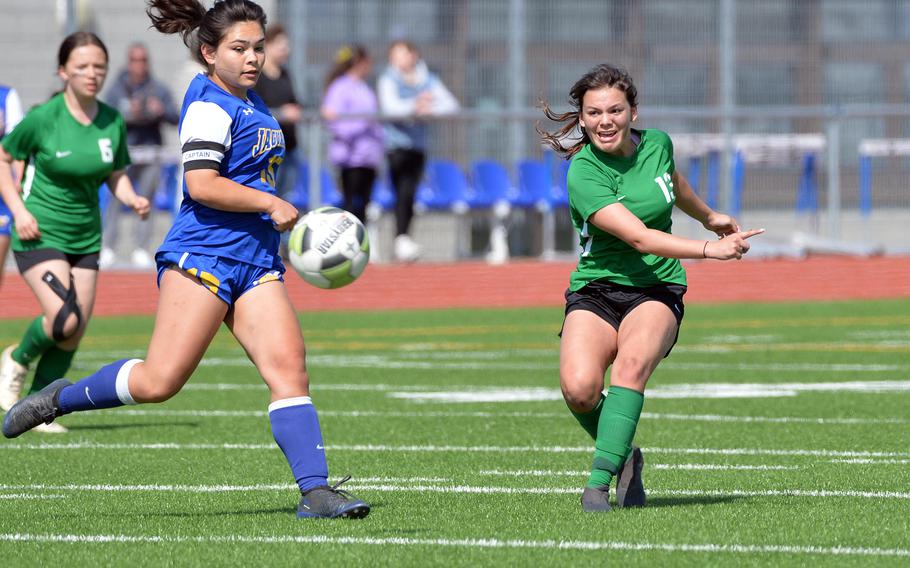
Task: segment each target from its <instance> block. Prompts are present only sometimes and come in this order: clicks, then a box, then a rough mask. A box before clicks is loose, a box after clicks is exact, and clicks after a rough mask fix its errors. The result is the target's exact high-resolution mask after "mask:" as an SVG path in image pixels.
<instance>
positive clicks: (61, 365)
mask: <svg viewBox="0 0 910 568" xmlns="http://www.w3.org/2000/svg"><path fill="white" fill-rule="evenodd" d="M75 355H76V352H75V351H64V350H63V349H60V348H59V347H57V346H56V345H55V346H53V347H51V348H50V349H48V350H47V351H45V352H44V355H42V356H41V360H40V361H38V366H37V367H35V378H34V379H32V387H31V388H30V389H29V391H28V394H34V393H36V392H38V391H40V390H41V389H43V388H44V387H46V386H47V385H49V384H51V383H52V382H54V381H56V380H57V379H61V378H63V376H64V375H66V372H67V371H69V369H70V364H71V363H72V362H73V357H74V356H75Z"/></svg>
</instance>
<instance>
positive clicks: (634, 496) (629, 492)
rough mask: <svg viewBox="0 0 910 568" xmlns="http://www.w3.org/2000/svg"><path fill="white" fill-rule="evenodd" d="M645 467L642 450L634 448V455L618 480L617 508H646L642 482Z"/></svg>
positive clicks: (624, 466) (630, 457)
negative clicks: (642, 472)
mask: <svg viewBox="0 0 910 568" xmlns="http://www.w3.org/2000/svg"><path fill="white" fill-rule="evenodd" d="M644 465H645V457H644V456H643V455H642V453H641V448H639V447H638V446H632V453H631V454H629V458H628V459H627V460H626V463H625V464H623V466H622V470H620V472H619V477H617V478H616V506H617V507H620V508H622V507H644V506H645V500H646V497H645V486H644V485H643V484H642V482H641V469H642V467H644Z"/></svg>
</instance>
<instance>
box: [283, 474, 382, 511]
mask: <svg viewBox="0 0 910 568" xmlns="http://www.w3.org/2000/svg"><path fill="white" fill-rule="evenodd" d="M349 479H351V476H350V475H349V476H347V477H345V478H344V479H342V480H341V481H339V482H338V483H336V484H335V485H332V486H331V487H330V486H328V485H323V486H321V487H314V488H313V489H310V490H309V491H307V492H306V493H304V494H303V496H302V497H301V498H300V504H299V505H297V517H298V518H301V519H307V518H309V519H313V518H315V519H337V518H342V519H362V518H364V517H366V516H367V515H369V514H370V506H369V505H367V504H366V503H364V502H363V501H361V500H360V499H357V498H356V497H354V496H353V495H351V494H350V493H348V492H347V491H344V490H343V489H338V486H339V485H341V484H342V483H344V482H345V481H347V480H349Z"/></svg>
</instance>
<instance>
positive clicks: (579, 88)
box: [536, 63, 638, 160]
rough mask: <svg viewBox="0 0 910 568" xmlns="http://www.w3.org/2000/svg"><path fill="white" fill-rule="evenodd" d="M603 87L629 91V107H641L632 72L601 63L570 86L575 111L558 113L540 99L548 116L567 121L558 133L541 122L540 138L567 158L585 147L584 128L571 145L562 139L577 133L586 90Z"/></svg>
mask: <svg viewBox="0 0 910 568" xmlns="http://www.w3.org/2000/svg"><path fill="white" fill-rule="evenodd" d="M603 87H615V88H617V89H619V90H620V91H622V92H624V93H625V94H626V100H627V101H629V106H631V107H632V108H635V107H637V106H638V89H636V88H635V83H633V82H632V77H631V76H630V75H629V72H628V71H626V70H625V69H623V68H622V67H617V66H614V65H610V64H609V63H601V64H600V65H598V66H596V67H594V68H593V69H591V70H590V71H588V72H587V73H585V74H584V75H582V77H581V79H579V80H578V81H575V84H574V85H572V88H571V89H569V105H570V106H571V107H572V108H573V109H574V110H571V111H569V112H564V113H561V114H560V113H556V112H553V110H552V109H551V108H550V105H548V104H547V103H546V102H545V101H541V107H543V113H544V115H546V117H547V118H548V119H550V120H552V121H553V122H558V123H564V124H563V126H562V127H561V128H559V130H557V131H556V132H547V131H546V130H543V129H542V128H541V127H540V123H537V127H536V130H537V134H538V135H539V136H540V139H541V141H543V143H544V144H547V145H548V146H550V147H551V148H553V150H554V151H556V153H558V154H561V155H562V156H563V157H564V158H565V159H567V160H568V159H569V158H571V157H572V156H574V155H575V154H577V153H578V151H579V150H581V149H582V148H584V146H585V144H587V143H588V142H590V140H588V134H587V133H586V132H585V129H584V128H581V129H580V130H581V138H580V139H579V140H578V141H577V142H575V143H574V144H572V145H571V146H568V147H566V146H563V143H562V142H563V140H565V139H566V138H570V137H571V135H572V134H573V133H574V132H575V129H576V128H578V127H579V125H578V121H579V118H580V117H581V104H582V101H583V100H584V97H585V93H587V92H588V91H591V90H594V89H600V88H603Z"/></svg>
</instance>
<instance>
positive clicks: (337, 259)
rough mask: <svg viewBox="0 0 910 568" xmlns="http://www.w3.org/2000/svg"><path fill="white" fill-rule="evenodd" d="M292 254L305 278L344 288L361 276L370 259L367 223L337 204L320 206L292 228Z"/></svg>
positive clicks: (315, 284) (316, 282) (314, 283)
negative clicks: (335, 205)
mask: <svg viewBox="0 0 910 568" xmlns="http://www.w3.org/2000/svg"><path fill="white" fill-rule="evenodd" d="M288 255H289V257H290V260H291V265H292V266H293V267H294V270H296V271H297V273H298V274H300V276H301V278H303V279H304V280H306V281H307V282H309V283H310V284H312V285H313V286H317V287H319V288H327V289H328V288H341V287H342V286H347V285H348V284H350V283H351V282H353V281H354V280H356V279H357V277H358V276H360V275H361V274H362V273H363V269H364V268H366V266H367V262H368V261H369V260H370V240H369V238H367V232H366V229H364V227H363V223H361V222H360V220H359V219H358V218H357V217H355V216H354V215H353V214H352V213H349V212H348V211H345V210H344V209H339V208H337V207H320V208H319V209H314V210H312V211H310V212H309V213H307V214H306V215H304V216H303V218H301V219H300V220H299V221H297V224H296V225H294V228H293V229H291V238H290V241H289V242H288Z"/></svg>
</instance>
